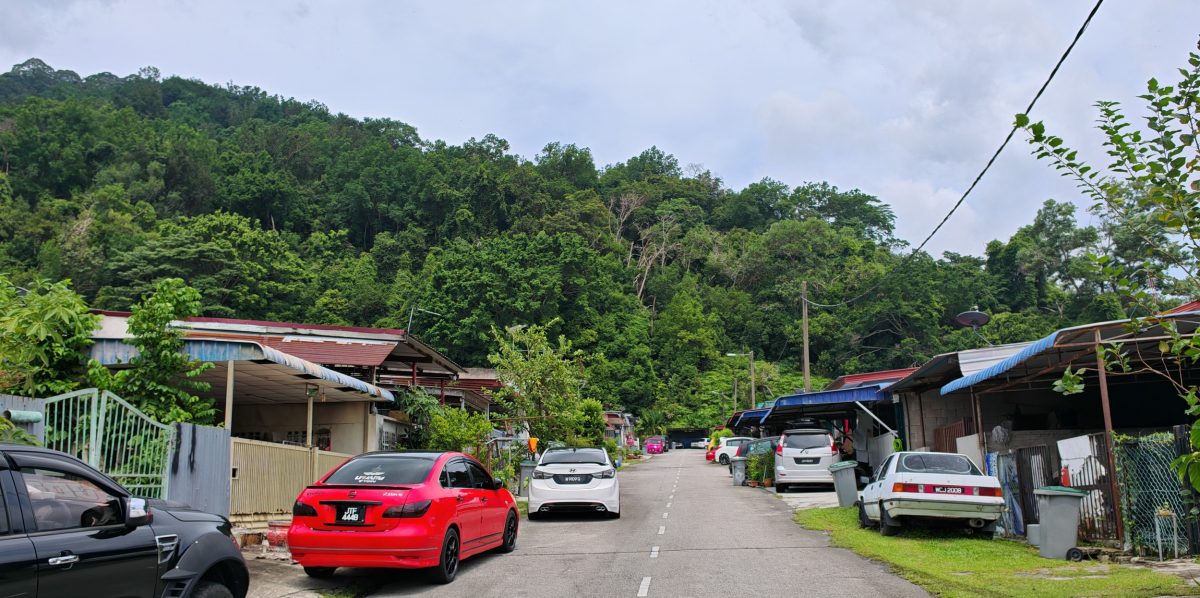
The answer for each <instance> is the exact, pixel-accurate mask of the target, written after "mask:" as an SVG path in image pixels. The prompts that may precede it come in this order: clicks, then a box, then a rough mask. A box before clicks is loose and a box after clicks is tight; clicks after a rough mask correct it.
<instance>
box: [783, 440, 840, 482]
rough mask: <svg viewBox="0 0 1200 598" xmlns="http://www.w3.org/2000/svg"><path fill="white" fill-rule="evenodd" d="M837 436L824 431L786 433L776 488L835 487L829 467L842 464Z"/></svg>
mask: <svg viewBox="0 0 1200 598" xmlns="http://www.w3.org/2000/svg"><path fill="white" fill-rule="evenodd" d="M841 460H842V457H841V453H839V452H838V448H837V443H836V442H834V440H833V435H831V434H830V433H829V432H826V431H825V430H824V429H822V428H799V429H795V430H784V432H783V434H782V435H781V436H780V438H779V446H778V447H776V448H775V489H776V490H778V491H780V492H782V491H783V490H785V489H786V488H787V487H788V486H793V485H798V484H832V483H833V473H832V472H830V471H829V466H830V465H833V464H834V463H837V462H838V461H841Z"/></svg>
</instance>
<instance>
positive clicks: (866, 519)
mask: <svg viewBox="0 0 1200 598" xmlns="http://www.w3.org/2000/svg"><path fill="white" fill-rule="evenodd" d="M1003 512H1004V492H1003V490H1001V488H1000V480H998V479H996V478H995V477H992V476H989V475H984V474H983V473H981V472H980V471H979V468H978V467H976V466H975V464H974V463H972V462H971V459H970V458H968V457H967V456H966V455H960V454H957V453H926V452H903V453H895V454H893V455H892V456H890V457H888V458H887V460H886V461H884V462H883V465H881V466H880V467H879V470H878V471H876V472H875V475H873V476H871V482H870V483H869V484H867V486H866V487H865V488H863V490H862V492H860V493H859V499H858V520H859V523H860V524H861V525H862V526H863V527H874V526H876V525H878V526H879V532H880V533H881V534H883V535H885V536H892V535H895V534H897V533H899V532H900V528H901V527H902V526H903V525H905V524H906V523H907V522H909V521H912V520H919V519H927V520H932V521H940V522H943V523H962V524H965V525H966V526H969V527H970V528H971V529H975V530H980V531H983V532H985V533H991V532H995V531H996V521H997V520H999V519H1000V514H1001V513H1003Z"/></svg>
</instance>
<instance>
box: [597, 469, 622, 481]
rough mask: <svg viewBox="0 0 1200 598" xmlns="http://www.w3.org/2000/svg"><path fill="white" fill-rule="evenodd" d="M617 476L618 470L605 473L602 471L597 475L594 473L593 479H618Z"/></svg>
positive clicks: (607, 470)
mask: <svg viewBox="0 0 1200 598" xmlns="http://www.w3.org/2000/svg"><path fill="white" fill-rule="evenodd" d="M616 475H617V470H615V469H605V470H604V471H600V472H597V473H593V474H592V477H594V478H600V479H604V478H611V477H616Z"/></svg>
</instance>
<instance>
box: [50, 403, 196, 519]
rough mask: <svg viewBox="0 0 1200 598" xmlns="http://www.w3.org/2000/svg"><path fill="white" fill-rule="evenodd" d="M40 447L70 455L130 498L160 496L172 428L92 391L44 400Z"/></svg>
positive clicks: (164, 488) (165, 482) (164, 492)
mask: <svg viewBox="0 0 1200 598" xmlns="http://www.w3.org/2000/svg"><path fill="white" fill-rule="evenodd" d="M44 403H45V411H46V418H45V419H46V421H45V426H46V431H45V445H46V446H47V447H48V448H52V449H54V450H58V451H62V452H64V453H67V454H70V455H74V456H76V457H78V458H79V459H81V460H83V461H85V462H87V464H88V465H91V466H92V467H95V468H96V469H99V470H100V471H102V472H104V473H106V474H108V475H109V477H112V478H113V479H115V480H116V481H117V482H119V483H120V484H121V485H122V486H124V487H125V488H126V489H127V490H129V491H130V492H131V493H133V494H134V495H135V496H144V497H147V498H165V497H166V495H167V485H168V480H167V461H168V457H169V455H170V452H171V450H172V447H173V445H174V441H175V430H174V429H173V428H172V427H171V426H167V425H164V424H160V423H158V422H156V421H154V420H153V419H150V418H149V417H148V416H147V415H146V414H144V413H142V412H141V411H138V410H137V408H136V407H134V406H133V405H130V404H129V403H127V402H125V401H124V400H123V399H121V398H120V397H118V396H116V395H114V394H112V393H110V392H108V391H103V392H101V391H98V390H96V389H94V388H90V389H86V390H79V391H75V392H71V393H67V394H64V395H58V396H56V397H51V398H49V399H44Z"/></svg>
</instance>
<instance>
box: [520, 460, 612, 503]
mask: <svg viewBox="0 0 1200 598" xmlns="http://www.w3.org/2000/svg"><path fill="white" fill-rule="evenodd" d="M552 511H576V512H580V511H582V512H590V513H607V514H608V516H609V517H611V518H613V519H617V518H619V517H620V516H621V484H620V482H619V481H618V480H617V468H616V467H615V466H614V465H613V462H612V460H611V459H610V458H609V456H608V452H607V451H605V450H604V449H602V448H555V449H550V450H548V451H546V452H544V453H542V457H541V459H539V460H538V464H537V467H535V468H534V470H533V479H532V480H530V481H529V518H530V519H537V518H538V517H540V516H541V515H543V514H545V513H549V512H552Z"/></svg>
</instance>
